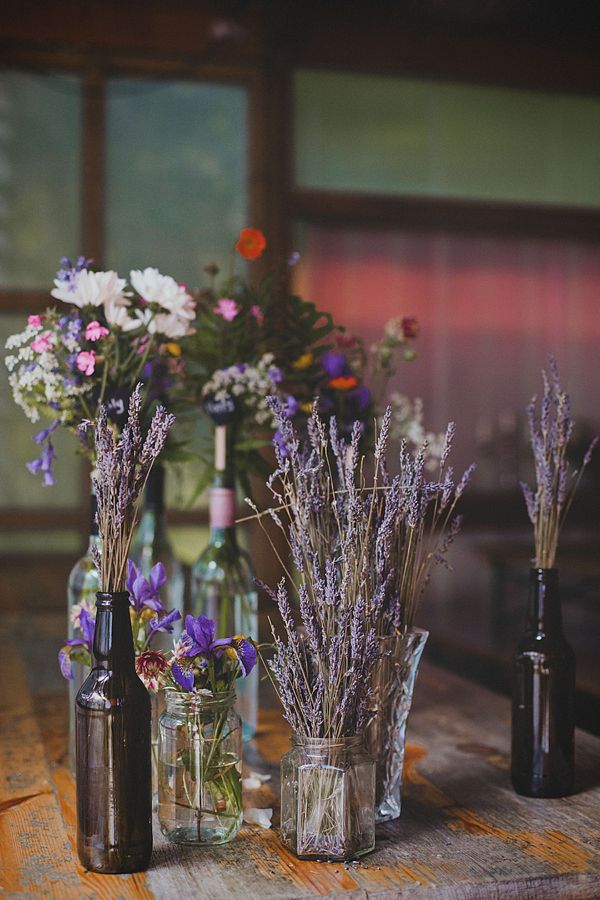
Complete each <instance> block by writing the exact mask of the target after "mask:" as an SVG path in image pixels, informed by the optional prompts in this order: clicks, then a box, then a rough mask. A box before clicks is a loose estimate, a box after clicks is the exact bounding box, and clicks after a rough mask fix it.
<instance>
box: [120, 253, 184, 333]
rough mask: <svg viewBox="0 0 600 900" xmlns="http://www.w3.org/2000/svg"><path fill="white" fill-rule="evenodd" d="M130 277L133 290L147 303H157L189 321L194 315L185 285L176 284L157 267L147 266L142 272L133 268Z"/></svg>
mask: <svg viewBox="0 0 600 900" xmlns="http://www.w3.org/2000/svg"><path fill="white" fill-rule="evenodd" d="M130 278H131V284H132V285H133V287H134V288H135V290H136V291H137V292H138V294H139V295H140V297H142V299H144V300H145V301H146V302H147V303H158V305H159V306H162V308H163V309H166V310H168V311H169V312H170V313H173V314H174V315H177V316H179V317H180V318H181V319H187V320H188V321H189V322H191V321H192V319H193V318H194V316H195V315H196V305H195V303H194V301H193V299H192V298H191V297H190V295H189V294H188V292H187V291H186V289H185V287H184V286H183V285H181V284H177V282H176V281H175V279H174V278H171V276H170V275H162V274H161V273H160V272H159V271H158V269H154V268H152V267H150V266H149V267H148V268H147V269H144V271H143V272H142V271H141V270H140V269H133V270H132V272H131V273H130ZM163 333H164V332H163Z"/></svg>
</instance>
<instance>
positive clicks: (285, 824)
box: [281, 734, 375, 860]
mask: <svg viewBox="0 0 600 900" xmlns="http://www.w3.org/2000/svg"><path fill="white" fill-rule="evenodd" d="M374 806H375V763H374V761H373V759H372V758H371V757H370V756H369V755H368V754H367V752H366V750H365V749H364V743H363V736H362V735H360V734H358V735H352V736H350V737H342V738H336V739H335V740H329V739H327V738H307V737H304V736H301V735H298V734H293V735H292V749H291V750H290V751H288V753H286V754H285V756H283V758H282V760H281V839H282V841H283V843H284V845H285V846H286V847H287V848H288V849H290V850H291V851H292V852H293V853H295V854H296V856H297V857H299V859H325V860H344V859H352V858H354V857H357V856H363V855H364V854H365V853H369V852H370V851H371V850H373V849H374V847H375V815H374Z"/></svg>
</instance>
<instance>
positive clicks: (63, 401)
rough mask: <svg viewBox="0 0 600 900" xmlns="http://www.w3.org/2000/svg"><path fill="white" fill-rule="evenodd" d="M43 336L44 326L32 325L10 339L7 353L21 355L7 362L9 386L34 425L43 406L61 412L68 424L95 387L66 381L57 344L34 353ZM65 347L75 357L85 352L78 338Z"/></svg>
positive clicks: (69, 339)
mask: <svg viewBox="0 0 600 900" xmlns="http://www.w3.org/2000/svg"><path fill="white" fill-rule="evenodd" d="M41 332H44V327H43V325H42V324H39V325H31V324H28V325H27V326H26V328H25V329H24V330H23V331H21V332H19V333H18V334H13V335H11V336H10V337H9V338H8V339H7V341H6V348H7V350H16V349H17V348H19V349H18V353H17V354H14V355H11V356H7V357H6V360H5V362H6V367H7V369H8V371H9V376H8V383H9V384H10V387H11V390H12V393H13V398H14V400H15V403H16V404H17V405H18V406H20V407H21V409H22V410H23V412H24V413H25V415H26V416H27V418H28V419H29V420H30V421H31V422H37V421H38V420H39V418H40V412H39V409H40V407H41V406H48V407H51V408H55V409H57V410H60V412H61V415H62V416H63V420H64V421H65V422H67V421H68V418H69V411H70V409H71V408H72V406H73V401H74V400H75V399H76V398H78V397H80V396H82V395H83V394H86V393H89V391H91V390H92V385H91V384H90V383H89V382H88V383H83V384H77V383H76V382H75V381H74V380H71V379H69V378H65V377H64V373H63V372H62V371H61V365H60V361H59V360H58V358H57V356H56V354H55V352H54V349H53V341H52V342H49V343H50V346H49V347H48V349H46V350H43V351H42V352H41V353H35V352H34V350H33V348H32V347H31V341H32V340H34V339H35V338H36V336H38V335H39V334H40V333H41ZM65 345H66V346H67V349H68V350H69V351H70V352H73V353H76V352H77V351H78V350H80V349H81V348H80V345H79V342H78V341H77V339H76V338H75V337H74V336H65Z"/></svg>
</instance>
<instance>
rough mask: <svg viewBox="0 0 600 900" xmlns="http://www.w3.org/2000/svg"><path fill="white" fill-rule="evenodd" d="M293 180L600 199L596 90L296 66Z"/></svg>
mask: <svg viewBox="0 0 600 900" xmlns="http://www.w3.org/2000/svg"><path fill="white" fill-rule="evenodd" d="M295 134H296V182H297V184H298V185H299V186H300V187H310V188H323V189H333V190H353V191H371V192H384V193H388V194H400V195H402V194H405V195H417V196H419V195H422V196H431V197H444V198H466V199H478V200H500V201H511V202H531V203H556V204H567V205H574V206H584V207H594V206H600V99H598V98H595V97H583V96H572V95H567V94H558V93H543V92H537V91H525V90H513V89H505V88H494V87H487V86H478V85H465V84H454V83H447V82H436V81H426V80H423V79H411V78H390V77H380V76H371V75H350V74H341V73H323V72H316V71H301V72H298V73H297V74H296V76H295Z"/></svg>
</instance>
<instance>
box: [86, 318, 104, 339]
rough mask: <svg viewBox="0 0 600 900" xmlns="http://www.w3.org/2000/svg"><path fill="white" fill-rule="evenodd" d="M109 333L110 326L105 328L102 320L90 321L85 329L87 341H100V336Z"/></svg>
mask: <svg viewBox="0 0 600 900" xmlns="http://www.w3.org/2000/svg"><path fill="white" fill-rule="evenodd" d="M107 334H108V328H105V327H104V325H101V324H100V322H96V321H95V320H94V321H93V322H90V323H89V325H88V326H87V328H86V329H85V339H86V341H99V340H100V338H103V337H106V335H107Z"/></svg>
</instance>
